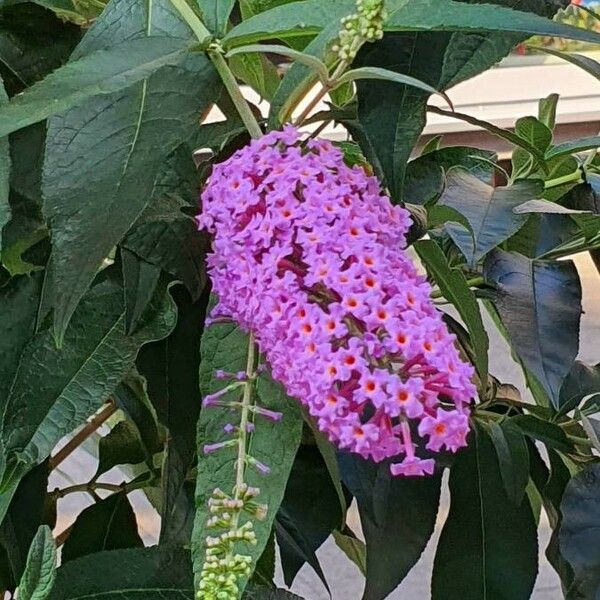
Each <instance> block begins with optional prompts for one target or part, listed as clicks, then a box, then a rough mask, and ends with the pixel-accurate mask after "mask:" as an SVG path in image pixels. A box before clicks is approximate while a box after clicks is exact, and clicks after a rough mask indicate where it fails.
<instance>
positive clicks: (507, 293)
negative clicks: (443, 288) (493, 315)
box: [485, 250, 581, 408]
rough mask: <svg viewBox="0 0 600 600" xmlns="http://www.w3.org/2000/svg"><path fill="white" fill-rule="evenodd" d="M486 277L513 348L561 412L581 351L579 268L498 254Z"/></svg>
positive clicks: (490, 262)
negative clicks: (566, 383) (569, 377)
mask: <svg viewBox="0 0 600 600" xmlns="http://www.w3.org/2000/svg"><path fill="white" fill-rule="evenodd" d="M485 274H486V278H487V280H488V281H490V282H491V283H493V284H495V285H496V286H497V291H498V293H497V295H496V297H495V299H494V303H495V305H496V308H497V309H498V312H499V313H500V316H501V318H502V322H503V323H504V325H505V327H506V329H507V331H508V334H509V336H510V342H511V345H512V347H513V349H514V350H515V352H516V353H517V355H518V356H519V358H520V359H521V360H522V361H523V363H524V364H525V366H526V367H527V368H528V369H529V370H530V371H531V372H532V373H533V374H534V375H535V377H536V378H537V379H538V381H539V382H540V383H541V384H542V386H543V387H544V389H545V390H546V392H547V393H548V395H549V396H550V398H551V399H552V403H553V404H554V406H555V407H557V408H558V406H559V391H560V387H561V385H562V380H563V378H564V377H565V376H566V375H567V373H568V372H569V371H570V370H571V366H572V364H573V361H574V360H575V357H576V356H577V352H578V349H579V321H580V318H581V283H580V281H579V275H578V274H577V270H576V268H575V265H574V264H573V262H572V261H561V262H549V261H538V260H531V259H528V258H526V257H524V256H522V255H520V254H516V253H514V252H504V251H502V250H495V251H494V253H493V254H491V255H490V256H489V258H488V260H487V261H486V264H485Z"/></svg>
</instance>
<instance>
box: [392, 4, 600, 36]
mask: <svg viewBox="0 0 600 600" xmlns="http://www.w3.org/2000/svg"><path fill="white" fill-rule="evenodd" d="M557 4H558V3H555V6H557ZM387 8H388V13H389V16H388V19H387V21H386V23H385V29H386V30H387V31H415V30H416V31H464V32H469V31H473V32H475V33H478V34H481V33H482V32H505V33H512V34H523V35H525V36H526V37H529V36H531V35H544V36H551V37H563V38H568V39H573V40H579V41H581V42H589V43H591V44H598V43H600V34H598V33H596V32H594V31H589V30H587V29H581V28H577V27H573V26H571V25H566V24H564V23H559V22H555V21H551V20H550V19H546V18H543V17H540V16H538V15H536V14H532V13H531V12H524V11H517V10H512V9H511V8H508V7H505V6H496V5H494V4H487V3H485V4H470V3H466V2H455V1H454V0H421V1H420V2H419V3H414V2H410V1H409V0H391V2H389V3H388V6H387Z"/></svg>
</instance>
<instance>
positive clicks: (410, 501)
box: [339, 453, 442, 600]
mask: <svg viewBox="0 0 600 600" xmlns="http://www.w3.org/2000/svg"><path fill="white" fill-rule="evenodd" d="M339 460H340V469H341V472H342V477H343V479H344V483H345V484H346V486H347V487H348V489H349V490H350V491H351V492H352V494H353V495H354V497H355V498H356V501H357V503H358V510H359V513H360V519H361V525H362V529H363V533H364V536H365V540H366V544H367V573H366V577H367V581H366V586H365V591H364V595H363V600H382V599H383V598H386V597H387V596H388V594H390V593H391V592H392V591H393V590H394V589H395V588H396V587H397V586H398V585H399V584H400V582H401V581H402V580H403V579H404V577H406V574H407V573H408V572H409V571H410V569H411V568H412V567H413V566H414V564H415V563H416V562H417V560H419V557H420V556H421V554H422V552H423V550H424V549H425V546H426V545H427V542H428V541H429V538H430V537H431V535H432V533H433V530H434V528H435V521H436V517H437V513H438V505H439V500H440V487H441V480H442V477H441V473H440V474H437V475H435V476H432V477H425V478H402V477H392V476H391V474H390V470H389V464H379V465H377V464H375V463H373V462H370V461H367V460H363V459H362V458H360V457H358V456H356V455H352V454H347V453H344V454H340V455H339Z"/></svg>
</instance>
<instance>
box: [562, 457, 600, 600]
mask: <svg viewBox="0 0 600 600" xmlns="http://www.w3.org/2000/svg"><path fill="white" fill-rule="evenodd" d="M599 507H600V465H599V464H597V463H596V464H592V465H589V466H587V467H586V468H585V469H584V470H583V471H582V472H581V473H578V474H577V475H575V477H573V479H571V481H569V483H568V485H567V487H566V489H565V493H564V495H563V498H562V503H561V512H562V523H561V526H560V533H559V543H560V551H561V553H562V555H563V556H564V557H565V558H566V559H567V560H568V561H569V563H570V565H571V566H572V567H573V569H574V571H575V576H576V578H577V579H578V580H579V584H578V585H579V586H583V587H584V588H586V589H587V594H586V595H585V596H573V598H575V597H585V598H597V597H598V592H599V590H600V586H599V583H600V551H599V549H600V539H599V533H598V519H599V518H600V513H599Z"/></svg>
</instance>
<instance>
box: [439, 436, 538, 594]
mask: <svg viewBox="0 0 600 600" xmlns="http://www.w3.org/2000/svg"><path fill="white" fill-rule="evenodd" d="M450 495H451V503H450V513H449V515H448V519H447V520H446V523H445V524H444V528H443V530H442V534H441V537H440V541H439V543H438V547H437V552H436V555H435V562H434V567H433V580H432V588H431V590H432V600H459V599H460V600H495V599H499V598H506V599H508V598H510V600H528V599H529V597H530V595H531V592H532V590H533V585H534V583H535V578H536V575H537V561H538V557H537V553H538V548H537V534H536V524H535V520H534V518H533V513H532V511H531V507H530V505H529V500H528V498H527V496H525V498H523V500H522V502H521V503H520V504H519V505H517V506H515V505H510V504H509V499H508V497H507V495H506V492H505V489H504V485H503V482H502V477H501V475H500V469H499V465H498V460H497V458H496V453H495V451H494V447H493V445H492V443H491V441H490V439H489V437H488V436H487V434H486V433H485V431H484V430H483V429H479V428H477V429H476V430H475V431H474V432H473V434H472V436H471V441H470V444H469V447H468V448H467V449H465V450H463V451H462V452H461V454H460V455H459V457H458V458H457V459H456V461H455V462H454V465H453V466H452V469H451V471H450ZM509 506H510V507H511V508H510V510H508V507H509ZM507 573H510V576H507Z"/></svg>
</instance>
